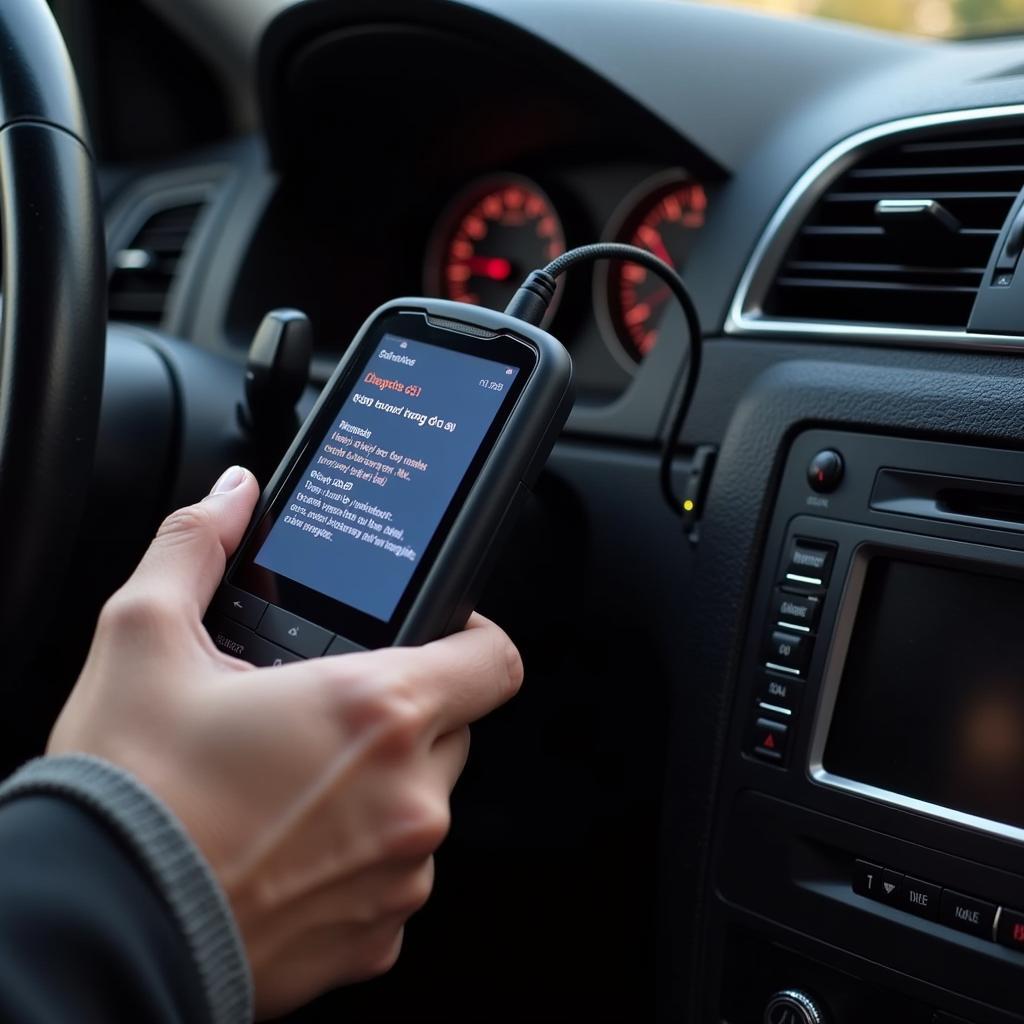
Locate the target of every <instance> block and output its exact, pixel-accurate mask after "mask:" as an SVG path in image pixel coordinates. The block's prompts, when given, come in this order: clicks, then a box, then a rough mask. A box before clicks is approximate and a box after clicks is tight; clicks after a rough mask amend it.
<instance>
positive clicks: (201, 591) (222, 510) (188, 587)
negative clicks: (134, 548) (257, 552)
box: [123, 466, 259, 616]
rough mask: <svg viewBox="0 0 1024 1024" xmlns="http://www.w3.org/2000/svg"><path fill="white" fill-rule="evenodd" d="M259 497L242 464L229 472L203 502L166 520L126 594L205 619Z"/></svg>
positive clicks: (252, 479) (254, 484) (126, 585)
mask: <svg viewBox="0 0 1024 1024" xmlns="http://www.w3.org/2000/svg"><path fill="white" fill-rule="evenodd" d="M258 498H259V486H258V485H257V483H256V478H255V477H254V476H253V475H252V473H250V472H249V471H248V470H247V469H243V468H242V467H241V466H232V467H231V468H230V469H228V470H225V471H224V473H223V475H222V476H221V478H220V479H219V480H218V481H217V483H216V484H214V486H213V490H212V491H211V492H210V493H209V494H208V495H207V496H206V497H205V498H203V500H202V501H200V502H199V503H198V504H195V505H188V506H186V507H185V508H181V509H178V511H177V512H172V513H171V514H170V515H169V516H168V517H167V518H166V519H165V520H164V521H163V523H162V524H161V525H160V529H159V530H158V531H157V535H156V537H155V538H154V539H153V542H152V544H150V546H149V550H148V551H147V552H146V553H145V555H143V558H142V561H141V562H140V563H139V566H138V568H137V569H136V570H135V572H134V573H133V574H132V576H131V578H130V579H129V580H128V582H127V583H126V584H125V585H124V588H123V590H124V591H126V592H128V593H129V594H130V595H131V596H133V597H146V596H148V597H150V598H153V599H155V600H157V601H158V602H161V603H167V602H172V603H173V604H174V605H175V606H178V607H181V608H189V609H194V610H195V611H196V613H197V615H198V616H202V614H203V613H204V612H205V611H206V606H207V605H208V604H209V603H210V598H212V597H213V592H214V591H215V590H216V589H217V584H218V583H220V579H221V576H223V575H224V566H225V563H226V561H227V558H228V556H229V555H231V554H232V553H233V552H234V550H235V548H236V547H238V544H239V541H241V539H242V534H243V533H244V532H245V528H246V526H248V524H249V520H250V518H251V517H252V512H253V509H254V508H255V507H256V501H257V499H258Z"/></svg>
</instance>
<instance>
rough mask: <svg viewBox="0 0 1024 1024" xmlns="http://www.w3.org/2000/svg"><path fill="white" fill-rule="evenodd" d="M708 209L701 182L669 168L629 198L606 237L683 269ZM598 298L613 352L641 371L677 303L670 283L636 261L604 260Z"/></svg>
mask: <svg viewBox="0 0 1024 1024" xmlns="http://www.w3.org/2000/svg"><path fill="white" fill-rule="evenodd" d="M706 208H707V196H706V195H705V193H704V188H703V186H702V185H701V184H700V183H699V182H697V181H694V180H693V179H692V178H690V177H689V176H688V175H687V174H686V173H685V172H683V171H679V170H672V171H666V172H664V173H663V174H659V175H656V176H655V177H654V178H650V179H648V180H647V181H645V182H644V183H643V184H641V185H640V186H639V187H638V188H637V189H636V190H634V192H633V193H632V194H631V195H629V196H627V197H626V200H625V201H624V202H623V203H622V205H621V206H620V207H619V209H618V210H617V211H616V213H615V214H614V215H613V217H612V219H611V222H610V224H609V226H608V230H607V231H606V232H605V240H606V241H616V242H626V243H628V244H629V245H637V246H640V248H642V249H647V250H648V251H649V252H652V253H654V254H655V255H656V256H660V257H661V258H662V259H663V260H664V261H665V262H666V263H668V264H669V265H670V266H672V267H674V268H675V269H676V270H679V271H682V269H683V267H684V264H685V263H686V258H687V256H689V254H690V249H691V247H692V246H693V243H694V240H695V238H696V236H697V231H698V229H699V228H701V227H702V226H703V224H704V214H705V210H706ZM594 302H595V305H596V312H597V319H598V323H599V324H600V325H601V333H602V334H603V335H604V337H605V340H606V341H607V342H608V345H609V346H610V348H611V350H612V353H613V354H614V355H615V357H616V358H617V359H618V360H619V362H621V363H622V364H623V365H624V366H625V367H626V368H627V369H631V370H632V369H635V368H636V365H637V363H639V362H640V361H641V360H642V359H643V358H644V356H646V355H647V353H648V352H650V351H651V349H653V348H654V346H655V345H656V344H657V343H658V330H659V328H660V326H661V322H662V318H663V316H664V313H665V310H666V308H667V307H668V306H669V305H670V304H671V302H672V293H671V292H670V291H669V289H668V286H667V285H665V284H664V283H663V282H662V280H661V279H660V278H659V277H656V276H655V275H654V274H651V273H649V272H648V271H647V270H645V269H644V268H643V267H638V266H637V265H636V264H635V263H613V264H610V265H609V264H606V263H602V264H598V267H597V270H596V271H595V278H594Z"/></svg>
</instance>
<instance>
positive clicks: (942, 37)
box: [0, 0, 1024, 1024]
mask: <svg viewBox="0 0 1024 1024" xmlns="http://www.w3.org/2000/svg"><path fill="white" fill-rule="evenodd" d="M50 6H51V8H52V9H53V13H54V15H55V16H56V19H57V23H58V24H59V26H60V28H61V32H62V34H63V37H64V40H65V42H66V45H67V52H68V54H69V55H70V61H71V64H68V61H67V57H66V56H65V55H64V54H63V53H62V52H61V51H60V50H59V49H55V48H54V47H53V46H52V45H51V44H50V43H49V42H48V41H47V40H48V37H47V38H43V36H42V35H40V36H38V38H37V37H36V35H33V34H32V33H30V32H27V31H26V32H25V33H24V34H23V36H22V37H21V38H19V39H18V49H19V51H20V52H19V53H17V54H9V55H6V56H4V57H3V58H0V111H2V113H3V118H2V119H0V120H2V121H3V123H4V124H5V125H7V127H6V129H5V130H4V132H2V133H0V205H2V224H3V318H2V319H3V322H2V347H0V525H2V529H0V566H2V569H0V576H2V577H3V582H0V636H2V638H3V642H4V651H5V657H4V659H3V666H2V667H0V677H2V678H3V681H4V690H5V693H6V698H7V704H6V708H5V713H4V715H3V723H4V724H3V729H4V743H3V746H2V750H3V754H4V766H5V771H10V770H12V769H13V768H14V767H15V766H17V765H18V764H19V763H21V762H22V761H24V760H25V759H26V758H28V757H31V756H33V755H35V754H37V753H39V752H40V751H41V750H42V749H43V748H44V746H45V742H46V737H47V735H48V731H49V728H50V726H51V724H52V722H53V720H54V718H55V716H56V714H57V711H58V710H59V708H60V707H61V705H62V703H63V701H64V700H65V699H66V697H67V694H68V692H69V691H70V688H71V686H72V685H73V683H74V680H75V678H76V676H77V673H78V671H79V669H80V667H81V665H82V662H83V659H84V657H85V653H86V651H87V649H88V645H89V641H90V638H91V635H92V631H93V629H94V627H95V623H96V617H97V614H98V611H99V608H100V607H101V605H102V603H103V602H104V600H105V599H106V598H107V597H108V596H109V595H110V594H111V593H112V592H113V591H114V590H115V589H116V588H117V587H118V586H119V585H120V584H121V583H122V582H123V581H124V580H125V578H126V577H127V575H128V574H129V573H130V571H131V570H132V568H133V566H134V565H135V564H136V562H137V561H138V559H139V557H140V555H141V553H142V551H143V550H144V549H145V547H146V545H147V544H148V542H149V539H150V538H151V537H152V535H153V533H154V531H155V529H156V528H157V526H158V524H159V523H160V521H161V519H162V518H163V517H164V516H166V515H167V513H168V512H169V511H170V510H172V509H174V508H176V507H179V506H181V505H183V504H187V503H189V502H192V501H195V500H198V499H199V498H200V497H202V495H204V494H205V493H206V492H207V491H208V490H209V488H210V486H211V485H212V483H213V481H214V480H216V478H217V476H218V474H219V473H220V472H221V471H222V470H223V468H224V467H225V466H228V465H231V464H233V463H238V464H242V465H245V466H248V467H250V468H251V469H252V470H253V472H254V473H255V474H256V475H257V477H258V479H259V480H260V482H261V484H266V483H267V481H268V480H269V479H270V478H271V476H272V474H273V473H274V470H275V468H276V467H277V465H278V462H279V461H280V459H281V457H282V455H283V454H284V453H285V451H286V450H287V449H288V447H289V444H290V443H291V441H292V437H293V436H294V434H295V431H296V430H297V429H298V427H299V425H300V424H301V422H302V421H303V419H304V418H305V416H306V414H307V413H308V412H309V410H310V409H311V408H312V407H313V404H314V402H315V401H316V398H317V395H318V393H319V391H320V389H321V387H322V386H323V384H324V383H325V381H326V380H327V379H328V377H329V376H330V374H331V373H332V371H333V370H334V367H335V365H336V364H337V363H338V360H339V358H340V357H341V356H342V355H343V354H344V353H345V351H346V349H347V348H348V346H349V344H350V342H351V341H352V339H353V338H354V337H355V336H356V334H357V332H358V330H359V327H360V325H361V324H362V323H363V322H364V321H365V320H366V318H367V317H369V316H370V314H371V313H372V312H373V310H374V309H376V307H378V306H379V305H380V304H382V303H384V302H386V301H387V300H389V299H392V298H396V297H400V296H417V295H423V296H429V297H432V298H439V299H448V300H453V301H456V302H461V303H466V304H470V305H473V304H475V305H479V306H483V307H491V308H494V309H499V310H500V309H503V308H504V307H505V306H506V304H507V303H508V301H509V300H510V298H511V297H512V294H513V293H514V292H515V290H516V287H517V286H518V284H519V283H520V281H521V280H522V279H523V277H524V276H525V275H526V274H527V273H529V271H531V270H533V269H535V268H538V267H542V266H543V265H544V264H545V263H547V262H548V261H549V260H551V259H553V258H555V257H557V256H558V255H560V254H561V253H563V252H565V251H566V250H568V249H571V248H573V247H576V246H582V245H586V244H589V243H594V242H620V243H627V244H631V245H635V246H640V247H642V248H644V249H646V250H648V251H649V252H652V253H654V254H655V255H657V256H659V257H661V258H662V259H664V260H665V261H666V262H668V263H669V264H670V265H671V266H673V267H674V268H675V269H676V270H678V271H679V272H680V273H681V275H682V277H683V279H684V281H685V283H686V286H687V289H688V290H689V292H690V294H691V295H692V297H693V301H694V303H695V305H696V310H697V313H698V315H699V320H700V329H701V335H702V337H703V344H702V352H703V356H702V361H701V364H700V372H699V377H698V379H697V384H696V391H695V393H694V395H693V399H692V402H691V403H690V404H689V407H688V408H687V409H686V410H685V412H686V415H685V420H684V421H683V422H682V424H681V429H678V430H677V429H675V428H676V426H677V424H676V423H674V422H673V420H674V416H673V414H674V411H675V410H676V408H677V403H678V399H679V396H680V393H681V389H682V387H683V384H684V381H685V380H686V376H687V371H688V365H689V363H690V360H691V357H692V353H694V352H695V344H696V343H695V341H694V339H693V338H692V332H690V331H689V330H688V329H687V321H686V318H685V316H684V312H683V310H681V309H680V308H678V307H677V305H676V304H674V303H673V301H672V295H671V292H670V290H669V289H667V288H665V287H664V286H663V284H662V282H661V281H660V280H659V279H658V278H657V277H656V276H654V275H652V274H650V273H649V272H648V271H647V270H645V269H644V268H643V267H641V266H639V265H637V264H633V263H628V262H618V261H612V262H608V261H605V262H602V263H599V264H596V265H594V266H588V267H578V268H574V269H572V270H570V271H569V272H568V273H567V274H566V275H565V276H564V277H562V278H560V280H559V285H558V291H557V293H556V295H555V299H554V301H553V303H552V307H551V310H550V313H549V316H548V318H547V319H546V321H545V326H546V329H547V330H548V331H549V332H550V333H551V334H553V335H554V336H555V337H557V338H558V339H559V340H560V341H561V342H562V344H563V345H564V346H565V347H566V349H567V350H568V352H569V353H570V355H571V357H572V361H573V368H574V375H575V383H576V392H577V397H576V403H575V406H574V408H573V410H572V412H571V413H570V415H569V419H568V422H567V424H566V426H565V428H564V430H563V432H562V434H561V436H560V437H559V439H558V441H557V443H556V444H555V447H554V450H553V452H552V454H551V457H550V459H549V460H548V463H547V467H546V469H545V470H544V472H543V473H542V474H541V476H540V478H539V479H538V481H537V483H536V486H535V488H534V490H533V493H532V494H531V495H530V497H529V499H528V501H527V503H526V505H525V507H524V509H523V512H522V515H521V517H520V519H519V521H518V523H517V524H516V526H515V528H514V531H513V532H512V533H511V534H510V536H509V538H508V540H507V542H506V543H505V545H504V547H503V549H502V551H501V553H500V556H499V558H498V560H497V562H496V564H495V566H494V569H493V572H492V573H491V576H490V580H489V583H488V586H487V588H486V590H485V592H484V596H483V598H482V599H481V602H480V605H479V607H480V610H481V611H482V612H483V613H484V614H486V615H487V616H489V617H490V618H492V619H494V620H495V621H496V622H498V623H499V624H500V625H501V626H503V627H504V628H505V629H506V630H507V632H508V633H509V635H510V636H511V637H512V639H513V640H514V641H515V643H516V645H517V646H518V647H519V649H520V651H521V653H522V656H523V660H524V664H525V668H526V680H525V684H524V687H523V690H522V692H521V693H520V695H519V696H518V697H517V698H516V699H515V700H514V701H512V702H511V703H510V704H509V705H508V706H506V707H504V708H502V709H501V710H499V711H498V712H496V713H494V714H493V715H491V716H489V717H488V718H487V719H485V720H483V721H481V722H480V723H478V724H477V725H476V726H475V727H474V729H473V749H472V754H471V757H470V760H469V764H468V766H467V769H466V772H465V775H464V776H463V778H462V780H461V782H460V783H459V785H458V787H457V789H456V790H455V793H454V796H453V825H452V830H451V833H450V835H449V837H448V839H447V840H446V842H445V844H444V846H443V847H442V849H441V850H440V852H439V854H438V857H437V879H436V887H435V891H434V894H433V896H432V897H431V899H430V902H429V903H428V905H427V906H426V908H425V909H424V910H423V911H422V912H420V913H419V914H417V915H416V916H415V917H414V918H413V919H412V920H411V922H410V923H409V926H408V929H407V933H406V939H405V944H404V948H403V953H402V956H401V958H400V960H399V962H398V964H397V965H396V966H395V967H394V968H393V969H392V970H391V971H390V972H388V973H387V974H386V975H384V976H383V977H381V978H378V979H376V980H373V981H369V982H365V983H360V984H357V985H353V986H351V987H348V988H344V989H340V990H338V991H334V992H331V993H328V994H327V995H325V996H323V997H321V998H320V999H319V1000H317V1001H316V1002H314V1003H313V1004H311V1005H309V1006H307V1007H304V1008H303V1009H301V1010H299V1011H296V1012H295V1013H293V1014H292V1015H291V1016H290V1017H288V1020H291V1021H295V1022H306V1021H318V1020H324V1021H327V1020H330V1021H336V1020H337V1021H352V1022H366V1024H373V1022H406V1024H417V1022H426V1021H445V1022H453V1024H459V1022H470V1021H488V1022H512V1021H552V1022H566V1024H567V1022H582V1021H586V1022H596V1021H609V1022H611V1021H623V1022H626V1021H628V1022H640V1021H659V1022H693V1024H698V1022H709V1024H711V1022H719V1024H762V1022H764V1024H863V1022H882V1024H884V1022H889V1021H892V1022H900V1024H957V1022H959V1024H1011V1022H1018V1024H1020V1022H1024V629H1022V626H1021V624H1022V622H1024V270H1022V273H1021V277H1019V278H1018V277H1017V276H1016V270H1017V269H1019V264H1020V258H1021V252H1022V250H1024V9H1021V7H1020V5H1019V4H1017V3H1014V2H1011V0H1006V2H1004V3H996V2H993V3H988V4H983V3H973V4H972V3H969V2H966V0H948V2H947V0H920V2H918V3H908V4H904V5H896V4H892V5H871V4H864V5H863V9H864V10H865V11H866V10H868V8H871V9H873V8H874V7H879V8H886V9H888V8H896V7H901V8H902V7H906V8H907V9H908V10H912V14H913V17H914V18H916V19H917V21H916V22H915V23H914V24H916V26H917V30H916V31H913V32H905V31H902V30H900V31H894V30H893V29H894V28H899V29H902V26H895V25H894V24H890V23H889V22H887V21H886V20H885V18H884V17H882V18H881V22H882V28H878V27H865V26H862V25H855V24H850V23H847V22H844V21H840V20H829V19H826V18H818V17H808V16H803V15H801V16H781V15H779V14H777V13H765V12H764V11H757V10H751V9H748V8H746V7H744V6H740V5H736V4H725V5H723V4H717V3H690V2H684V0H415V2H413V0H51V2H50ZM768 6H774V7H776V8H779V7H781V8H786V9H788V11H789V13H790V15H792V13H793V12H794V11H797V12H804V13H805V14H806V12H808V11H811V10H812V9H813V10H815V11H816V10H817V9H818V8H819V7H821V8H822V9H823V12H824V13H828V11H829V10H830V8H829V5H828V4H811V3H806V4H774V5H768ZM832 7H833V8H835V9H836V10H839V11H840V12H842V11H845V10H846V8H847V7H850V8H851V9H853V8H857V7H858V5H856V4H854V5H843V4H836V5H832ZM976 10H977V11H981V12H982V13H986V12H988V13H989V14H992V15H993V17H994V16H995V15H997V14H999V15H1000V16H1001V17H1002V21H999V22H998V24H996V25H995V27H992V28H991V29H990V30H984V31H982V30H979V31H968V29H969V28H971V26H972V25H973V24H974V23H973V22H971V24H970V25H968V24H967V20H966V19H967V18H968V15H969V14H971V12H975V11H976ZM880 17H881V16H880ZM885 17H889V14H888V13H886V15H885ZM3 18H4V16H3V15H2V14H0V20H3ZM957 19H960V20H959V21H958V20H957ZM26 24H27V23H26ZM965 26H966V27H965ZM13 37H15V36H12V38H13ZM72 65H73V72H72ZM72 74H73V76H74V78H75V79H77V88H78V90H79V92H80V96H81V106H79V105H78V102H77V99H76V98H75V84H74V81H73V80H72ZM40 126H42V128H40ZM280 309H297V310H301V311H302V312H303V313H304V314H305V315H306V316H307V317H308V318H309V321H310V324H311V327H312V332H313V351H312V357H311V359H309V360H307V361H304V362H300V363H299V364H298V367H297V368H296V366H295V365H293V364H289V363H287V360H285V361H283V362H282V363H280V365H279V364H278V363H275V364H274V365H273V366H272V367H271V369H270V370H269V371H267V368H266V366H265V365H264V366H263V367H262V370H261V372H270V373H271V382H272V386H269V387H268V388H264V390H263V391H262V392H257V391H256V390H254V389H253V388H252V387H251V386H250V387H247V374H248V376H249V378H250V381H251V378H252V376H253V374H254V372H255V369H254V367H255V366H256V363H257V362H258V359H259V353H258V351H257V350H256V348H253V349H252V350H251V349H250V346H251V344H252V342H253V339H254V337H255V336H256V334H257V331H258V329H259V328H260V325H261V323H263V322H264V318H265V317H266V316H267V314H268V313H270V312H271V311H273V310H280ZM698 340H699V339H698ZM268 394H269V395H270V396H271V397H270V398H269V399H268V398H267V395H268ZM261 396H262V397H261ZM281 396H285V399H286V401H284V407H283V409H282V407H281V402H282V399H281ZM663 455H664V456H665V458H666V460H668V461H667V463H666V464H667V465H668V467H669V470H670V477H671V487H669V488H667V490H668V491H669V493H670V495H675V496H676V497H677V499H678V500H676V501H674V502H673V503H670V502H669V501H668V500H666V494H665V491H666V488H664V487H663V486H662V481H661V479H660V476H659V473H660V466H661V465H662V461H663ZM254 770H255V771H258V770H259V766H254Z"/></svg>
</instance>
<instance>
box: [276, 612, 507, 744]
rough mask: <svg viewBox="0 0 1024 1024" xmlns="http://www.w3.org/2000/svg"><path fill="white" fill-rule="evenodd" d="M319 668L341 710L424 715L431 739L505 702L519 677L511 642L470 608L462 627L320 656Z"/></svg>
mask: <svg viewBox="0 0 1024 1024" xmlns="http://www.w3.org/2000/svg"><path fill="white" fill-rule="evenodd" d="M287 668H288V669H290V670H292V671H294V670H295V667H294V666H287ZM279 671H284V670H283V669H282V670H279ZM317 671H318V672H322V673H323V674H324V675H323V677H322V678H323V682H324V684H325V685H326V687H327V689H328V691H329V694H330V701H331V703H332V705H333V706H334V708H335V710H336V712H337V713H338V715H339V716H341V717H343V718H351V717H352V715H353V713H358V712H360V711H362V712H365V713H366V715H367V716H370V715H372V716H373V717H376V718H381V717H385V718H386V717H387V715H388V714H389V713H392V714H393V716H394V717H399V716H401V717H402V719H403V720H404V721H406V722H407V723H409V722H410V719H412V720H413V721H412V724H415V719H416V718H417V717H419V715H422V717H423V718H424V719H425V720H426V721H427V722H429V724H430V726H431V729H430V730H429V731H430V735H429V737H428V738H429V739H430V740H433V739H435V738H436V737H438V736H441V735H444V734H445V733H449V732H454V731H456V730H458V729H460V728H461V727H462V726H464V725H468V724H469V723H471V722H475V721H476V720H477V719H478V718H482V717H483V716H484V715H486V714H487V713H488V712H490V711H493V710H494V709H495V708H496V707H499V706H500V705H501V704H504V703H505V701H507V700H509V698H511V697H512V696H514V695H515V693H516V691H517V690H518V689H519V686H520V684H521V682H522V679H523V665H522V661H521V660H520V658H519V652H518V651H517V650H516V648H515V646H514V645H513V644H512V641H511V640H509V638H508V637H507V636H506V635H505V633H504V631H503V630H501V629H500V628H499V627H498V626H496V625H495V624H494V623H493V622H491V621H489V620H488V619H485V618H483V616H480V615H474V616H473V617H472V618H471V619H470V621H469V624H468V625H467V627H466V628H465V629H464V630H462V632H460V633H455V634H453V635H452V636H448V637H445V638H444V639H443V640H435V641H434V642H433V643H429V644H425V645H424V646H423V647H391V648H386V649H382V650H378V651H370V652H367V653H365V654H346V655H342V656H340V657H337V658H323V659H321V660H320V662H319V667H318V669H317ZM424 731H425V732H426V731H427V730H424Z"/></svg>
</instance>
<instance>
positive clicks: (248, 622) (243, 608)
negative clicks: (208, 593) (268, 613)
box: [210, 583, 267, 629]
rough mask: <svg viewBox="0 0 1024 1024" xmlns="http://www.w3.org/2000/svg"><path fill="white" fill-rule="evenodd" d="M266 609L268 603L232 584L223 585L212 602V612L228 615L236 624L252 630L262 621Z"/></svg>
mask: <svg viewBox="0 0 1024 1024" xmlns="http://www.w3.org/2000/svg"><path fill="white" fill-rule="evenodd" d="M266 607H267V602H266V601H262V600H260V598H258V597H253V596H252V594H247V593H246V592H245V591H244V590H239V589H238V587H233V586H231V584H230V583H222V584H221V586H220V589H219V590H218V591H217V593H216V594H214V595H213V600H212V601H211V602H210V610H211V611H214V612H219V613H220V614H221V615H227V616H228V617H229V618H232V619H234V620H235V622H240V623H241V624H242V625H243V626H248V627H249V628H250V629H255V628H256V623H258V622H259V621H260V616H261V615H262V614H263V611H264V609H265V608H266Z"/></svg>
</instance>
